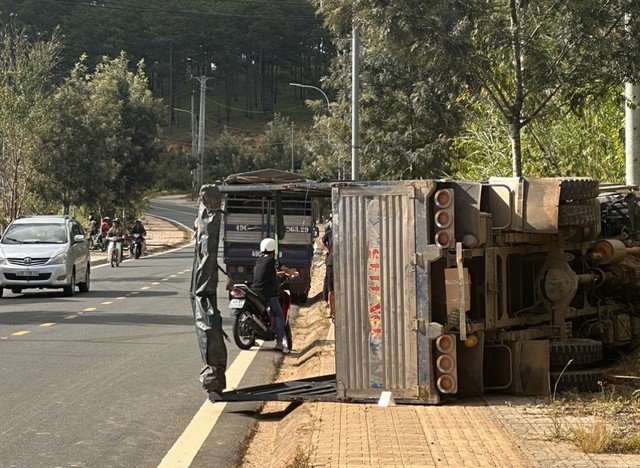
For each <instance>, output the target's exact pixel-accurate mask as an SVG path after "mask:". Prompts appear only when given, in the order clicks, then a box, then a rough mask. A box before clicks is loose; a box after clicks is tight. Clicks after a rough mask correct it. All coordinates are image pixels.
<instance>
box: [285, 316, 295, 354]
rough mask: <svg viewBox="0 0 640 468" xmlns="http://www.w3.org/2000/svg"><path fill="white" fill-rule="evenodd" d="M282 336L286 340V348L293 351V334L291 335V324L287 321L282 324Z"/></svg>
mask: <svg viewBox="0 0 640 468" xmlns="http://www.w3.org/2000/svg"><path fill="white" fill-rule="evenodd" d="M284 338H285V339H286V340H287V348H289V350H290V351H293V336H292V335H291V324H289V322H287V324H286V325H285V326H284Z"/></svg>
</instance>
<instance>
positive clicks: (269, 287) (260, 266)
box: [251, 237, 298, 354]
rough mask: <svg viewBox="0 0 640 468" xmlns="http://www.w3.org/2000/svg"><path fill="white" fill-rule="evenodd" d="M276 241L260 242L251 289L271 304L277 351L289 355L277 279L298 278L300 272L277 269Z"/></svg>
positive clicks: (263, 240) (281, 267) (289, 269)
mask: <svg viewBox="0 0 640 468" xmlns="http://www.w3.org/2000/svg"><path fill="white" fill-rule="evenodd" d="M275 251H276V241H275V240H274V239H271V238H270V237H267V238H265V239H262V242H260V252H261V254H260V257H258V260H257V261H256V266H255V267H254V268H253V284H252V285H251V289H253V290H254V291H256V292H258V293H260V294H262V295H263V296H264V297H265V298H266V299H267V303H268V304H269V310H270V311H271V316H272V317H273V318H274V319H275V321H276V346H275V349H276V350H278V351H282V352H283V353H285V354H286V353H288V352H289V348H288V345H289V343H287V346H285V345H284V343H283V342H282V340H283V338H284V315H283V314H282V308H281V307H280V301H279V299H278V282H277V280H276V278H277V277H278V276H282V275H285V274H286V275H289V276H290V277H291V278H297V277H298V272H297V271H295V270H292V269H291V268H287V267H286V266H284V265H281V266H280V268H277V267H276V258H275Z"/></svg>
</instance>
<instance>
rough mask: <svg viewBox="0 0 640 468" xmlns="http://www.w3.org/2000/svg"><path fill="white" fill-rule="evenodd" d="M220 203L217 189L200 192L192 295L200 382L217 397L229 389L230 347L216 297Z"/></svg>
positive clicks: (220, 199)
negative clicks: (227, 384)
mask: <svg viewBox="0 0 640 468" xmlns="http://www.w3.org/2000/svg"><path fill="white" fill-rule="evenodd" d="M221 203H222V196H221V194H220V190H219V189H218V187H216V186H215V185H204V186H203V187H202V188H201V189H200V206H199V208H198V218H197V219H196V226H195V227H196V247H195V252H194V256H193V268H192V270H191V291H190V297H191V308H192V310H193V317H194V319H195V325H196V335H197V338H198V347H199V348H200V354H201V355H202V362H203V368H202V371H201V372H200V382H201V383H202V386H203V387H204V389H205V390H206V391H208V392H215V393H222V391H223V390H224V389H225V387H226V379H225V370H226V368H227V347H226V346H225V343H224V338H225V334H224V331H223V330H222V316H221V315H220V310H218V307H217V294H216V288H217V287H218V241H219V239H220V222H221V218H222V210H221Z"/></svg>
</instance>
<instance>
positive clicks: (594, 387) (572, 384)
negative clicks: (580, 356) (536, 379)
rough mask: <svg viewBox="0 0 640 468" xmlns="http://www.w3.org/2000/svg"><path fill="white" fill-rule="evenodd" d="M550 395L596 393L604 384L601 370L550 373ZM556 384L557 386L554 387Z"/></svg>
mask: <svg viewBox="0 0 640 468" xmlns="http://www.w3.org/2000/svg"><path fill="white" fill-rule="evenodd" d="M549 376H550V382H551V393H552V394H553V393H554V392H555V391H558V392H566V391H571V390H576V391H578V392H597V391H599V390H600V389H601V388H602V387H601V383H602V382H604V373H603V372H602V369H588V370H579V371H566V372H550V374H549ZM556 383H557V385H556Z"/></svg>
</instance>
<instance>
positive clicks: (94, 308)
mask: <svg viewBox="0 0 640 468" xmlns="http://www.w3.org/2000/svg"><path fill="white" fill-rule="evenodd" d="M96 308H97V307H87V308H86V309H84V311H83V312H93V311H94V310H96Z"/></svg>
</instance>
